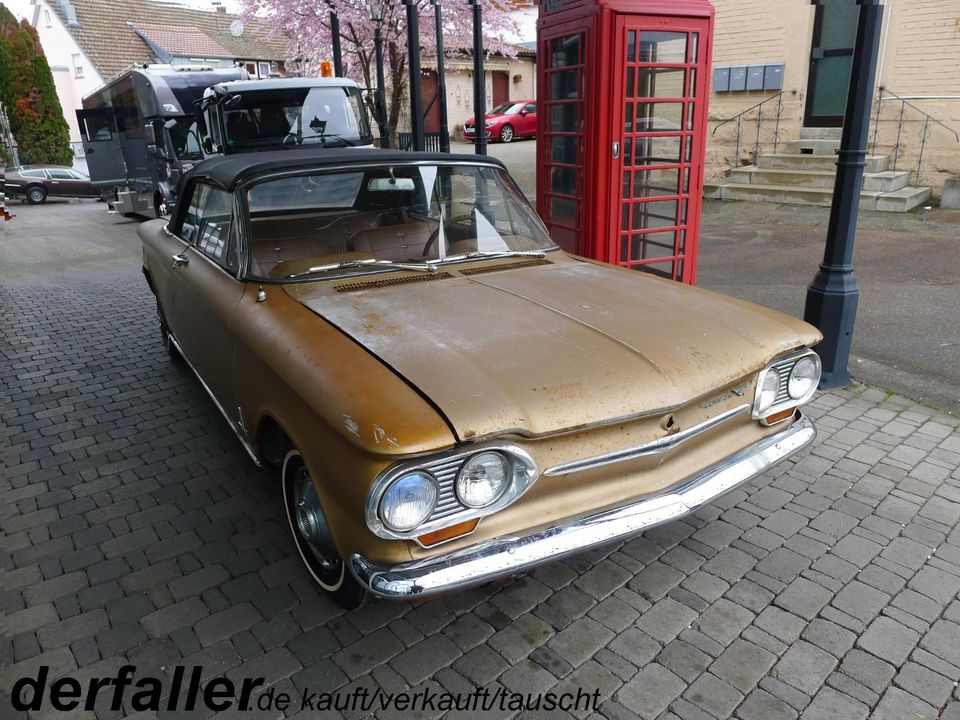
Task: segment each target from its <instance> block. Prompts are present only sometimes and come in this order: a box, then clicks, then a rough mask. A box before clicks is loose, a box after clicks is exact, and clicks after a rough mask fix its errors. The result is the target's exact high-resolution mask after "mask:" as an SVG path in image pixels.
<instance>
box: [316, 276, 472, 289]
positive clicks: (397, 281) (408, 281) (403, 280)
mask: <svg viewBox="0 0 960 720" xmlns="http://www.w3.org/2000/svg"><path fill="white" fill-rule="evenodd" d="M452 277H453V275H451V274H450V273H448V272H435V273H423V274H417V275H406V276H404V277H398V278H386V279H383V280H365V281H363V282H352V283H344V284H343V285H337V286H336V287H335V288H334V290H336V291H337V292H340V293H347V292H359V291H360V290H375V289H377V288H385V287H394V286H396V285H412V284H413V283H420V282H428V281H430V280H449V279H450V278H452Z"/></svg>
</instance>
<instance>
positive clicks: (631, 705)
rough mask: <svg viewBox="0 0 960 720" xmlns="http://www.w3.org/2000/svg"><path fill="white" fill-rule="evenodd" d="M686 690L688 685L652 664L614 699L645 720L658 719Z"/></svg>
mask: <svg viewBox="0 0 960 720" xmlns="http://www.w3.org/2000/svg"><path fill="white" fill-rule="evenodd" d="M685 688H686V683H684V682H683V680H681V679H680V678H678V677H677V676H676V675H674V674H673V673H672V672H670V671H669V670H667V669H666V668H664V667H663V666H662V665H657V664H656V663H651V664H649V665H647V666H646V667H644V668H643V669H641V670H640V672H638V673H637V675H636V677H635V678H634V679H633V680H631V681H630V682H628V683H627V684H625V685H624V686H623V687H621V688H620V689H619V690H618V691H617V692H616V693H615V694H614V699H615V700H616V701H617V702H619V703H620V704H621V705H623V706H624V707H625V708H627V709H628V710H630V711H632V712H634V713H636V714H637V715H638V716H640V717H641V718H644V720H647V719H648V718H649V719H652V718H656V717H657V716H658V715H660V713H661V712H663V711H664V710H665V709H666V708H667V706H669V705H670V703H671V702H673V700H674V699H675V698H677V697H678V696H679V695H680V693H682V692H683V691H684V689H685Z"/></svg>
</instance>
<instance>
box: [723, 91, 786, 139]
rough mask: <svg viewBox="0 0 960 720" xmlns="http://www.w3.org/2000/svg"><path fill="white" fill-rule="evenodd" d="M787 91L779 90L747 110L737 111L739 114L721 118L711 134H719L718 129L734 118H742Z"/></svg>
mask: <svg viewBox="0 0 960 720" xmlns="http://www.w3.org/2000/svg"><path fill="white" fill-rule="evenodd" d="M786 92H787V91H786V90H781V91H780V92H778V93H777V94H776V95H771V96H770V97H768V98H766V99H765V100H761V101H760V102H758V103H757V104H756V105H752V106H750V107H748V108H747V109H746V110H744V111H742V112H739V113H737V114H736V115H734V116H733V117H728V118H727V119H726V120H721V121H720V122H719V123H718V124H717V126H716V127H715V128H713V132H712V133H710V134H711V135H716V134H717V130H719V129H720V128H722V127H723V126H724V125H726V124H727V123H731V122H733V121H734V120H736V119H738V118H742V117H743V116H744V115H746V114H747V113H748V112H752V111H754V110H756V109H757V108H759V107H761V106H762V105H766V104H767V103H768V102H770V101H771V100H776V99H777V98H779V97H780V96H782V95H783V94H784V93H786Z"/></svg>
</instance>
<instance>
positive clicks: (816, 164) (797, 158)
mask: <svg viewBox="0 0 960 720" xmlns="http://www.w3.org/2000/svg"><path fill="white" fill-rule="evenodd" d="M889 165H890V158H889V156H887V155H868V156H867V167H866V172H868V173H878V172H884V171H885V170H886V169H887V168H888V167H889ZM757 167H759V168H761V169H762V170H830V171H834V170H836V169H837V157H836V155H800V154H796V153H777V154H776V155H760V156H759V157H758V158H757Z"/></svg>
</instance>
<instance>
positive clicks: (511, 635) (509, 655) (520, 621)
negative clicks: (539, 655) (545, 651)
mask: <svg viewBox="0 0 960 720" xmlns="http://www.w3.org/2000/svg"><path fill="white" fill-rule="evenodd" d="M553 634H554V633H553V629H552V628H551V627H550V626H549V625H547V624H546V623H545V622H543V621H542V620H540V619H539V618H536V617H534V616H533V615H521V616H520V617H519V618H517V619H516V620H514V621H513V622H512V623H510V625H508V626H507V627H505V628H504V629H503V630H500V631H499V632H497V633H494V634H493V635H492V636H491V637H490V640H488V641H487V642H488V644H489V645H490V647H492V648H493V649H494V650H496V651H497V652H499V653H500V654H501V655H503V657H505V658H506V659H507V660H508V661H510V662H511V663H515V662H519V661H520V660H521V659H523V658H525V657H526V656H527V655H528V654H529V653H530V651H531V650H533V649H534V648H535V647H537V646H539V645H542V644H543V643H545V642H546V641H547V640H549V639H550V638H551V637H552V636H553Z"/></svg>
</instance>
